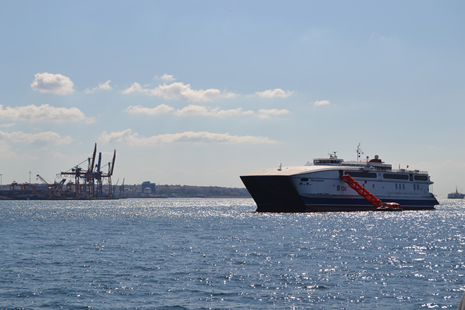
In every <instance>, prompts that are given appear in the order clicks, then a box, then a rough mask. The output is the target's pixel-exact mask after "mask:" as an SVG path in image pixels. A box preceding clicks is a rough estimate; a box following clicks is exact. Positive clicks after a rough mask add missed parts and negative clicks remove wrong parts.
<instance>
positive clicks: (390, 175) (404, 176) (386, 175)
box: [383, 173, 408, 180]
mask: <svg viewBox="0 0 465 310" xmlns="http://www.w3.org/2000/svg"><path fill="white" fill-rule="evenodd" d="M383 177H384V178H385V179H395V180H408V174H397V173H396V174H394V173H384V174H383Z"/></svg>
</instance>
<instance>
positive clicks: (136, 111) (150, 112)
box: [124, 104, 174, 115]
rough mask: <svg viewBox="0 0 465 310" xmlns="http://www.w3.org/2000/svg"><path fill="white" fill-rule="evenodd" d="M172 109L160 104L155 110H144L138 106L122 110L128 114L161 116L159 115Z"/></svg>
mask: <svg viewBox="0 0 465 310" xmlns="http://www.w3.org/2000/svg"><path fill="white" fill-rule="evenodd" d="M173 110H174V108H172V107H170V106H168V105H166V104H160V105H159V106H157V107H155V108H144V107H142V106H140V105H136V106H130V107H128V108H127V109H126V110H124V111H125V112H126V113H129V114H148V115H161V114H166V113H169V112H171V111H173Z"/></svg>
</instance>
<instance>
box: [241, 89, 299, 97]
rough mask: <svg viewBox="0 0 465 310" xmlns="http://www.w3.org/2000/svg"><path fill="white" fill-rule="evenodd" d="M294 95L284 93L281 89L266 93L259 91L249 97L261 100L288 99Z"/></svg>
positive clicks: (291, 92)
mask: <svg viewBox="0 0 465 310" xmlns="http://www.w3.org/2000/svg"><path fill="white" fill-rule="evenodd" d="M293 94H294V92H293V91H284V90H282V89H281V88H276V89H268V90H265V91H261V92H260V91H258V92H256V93H253V94H252V95H249V97H260V98H287V97H289V96H292V95H293Z"/></svg>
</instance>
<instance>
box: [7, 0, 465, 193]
mask: <svg viewBox="0 0 465 310" xmlns="http://www.w3.org/2000/svg"><path fill="white" fill-rule="evenodd" d="M464 15H465V2H463V1H453V0H451V1H429V0H421V1H417V0H413V1H383V2H381V1H337V0H336V1H182V0H179V1H45V2H44V1H9V0H4V1H0V180H1V182H2V184H3V185H5V184H9V183H11V182H13V181H16V182H18V183H23V182H29V181H32V182H33V183H34V182H37V183H38V182H39V181H37V180H36V175H37V174H39V175H41V176H42V177H43V178H44V179H46V180H48V181H49V182H50V181H53V180H59V179H61V177H60V175H59V174H60V173H61V172H64V171H67V170H69V169H71V168H72V167H74V166H76V165H78V164H80V163H82V162H85V163H86V160H87V158H88V157H90V156H91V154H92V152H93V149H94V145H95V143H97V150H98V152H102V156H103V162H104V163H108V162H110V161H111V160H112V156H113V151H114V150H116V153H117V155H116V162H115V168H114V175H113V178H112V182H113V184H115V183H118V182H119V184H121V183H122V181H123V179H124V180H125V184H140V183H142V182H144V181H150V182H153V183H156V184H172V185H175V184H180V185H197V186H224V187H243V184H242V182H241V180H240V178H239V176H240V175H242V174H245V173H248V172H252V171H258V170H263V169H269V168H278V167H279V165H281V164H282V165H283V166H298V165H302V164H305V163H306V162H308V161H311V160H312V159H313V158H316V157H326V156H327V155H328V154H329V153H333V152H337V155H338V157H339V158H343V159H345V160H355V159H356V148H357V146H358V145H359V144H360V146H361V149H362V150H363V152H364V156H370V158H372V157H374V156H375V155H379V156H380V158H381V159H382V160H383V161H385V162H386V163H391V164H392V165H393V167H394V168H398V167H401V168H406V167H407V166H408V167H409V169H418V170H422V171H423V170H425V171H428V172H429V173H430V175H431V180H432V181H433V182H434V183H435V184H434V185H433V186H432V188H431V190H432V191H433V193H434V194H436V195H438V196H444V195H447V193H449V192H453V191H455V189H456V187H457V188H458V190H459V191H465V144H464V143H463V142H464V140H463V137H464V135H465V122H464V119H465V105H464V103H465V57H464V55H465V31H464V30H465V19H464V18H463V16H464ZM84 167H87V165H84Z"/></svg>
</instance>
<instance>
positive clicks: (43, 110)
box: [0, 104, 95, 123]
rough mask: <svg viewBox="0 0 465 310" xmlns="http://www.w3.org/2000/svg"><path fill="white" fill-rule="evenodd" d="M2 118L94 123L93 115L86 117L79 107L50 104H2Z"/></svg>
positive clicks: (0, 115) (30, 121)
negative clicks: (22, 105)
mask: <svg viewBox="0 0 465 310" xmlns="http://www.w3.org/2000/svg"><path fill="white" fill-rule="evenodd" d="M0 119H5V120H10V121H21V122H26V123H40V122H43V123H77V122H86V123H93V122H94V121H95V119H94V118H93V117H90V118H88V117H86V116H85V115H84V113H82V112H81V111H80V110H79V109H78V108H55V107H51V106H49V105H48V104H43V105H41V106H36V105H33V104H31V105H28V106H25V107H13V108H12V107H6V108H5V109H4V108H3V106H2V105H0Z"/></svg>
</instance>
